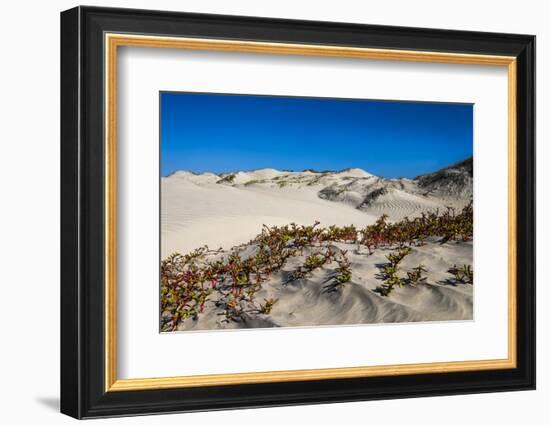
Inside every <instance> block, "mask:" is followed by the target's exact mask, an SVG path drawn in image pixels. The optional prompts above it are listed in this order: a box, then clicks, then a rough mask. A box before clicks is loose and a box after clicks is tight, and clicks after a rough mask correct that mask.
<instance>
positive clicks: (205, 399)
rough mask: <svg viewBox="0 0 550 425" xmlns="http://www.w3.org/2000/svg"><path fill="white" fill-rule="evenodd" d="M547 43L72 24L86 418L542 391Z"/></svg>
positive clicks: (69, 400) (194, 24) (177, 24)
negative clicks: (540, 170) (539, 170)
mask: <svg viewBox="0 0 550 425" xmlns="http://www.w3.org/2000/svg"><path fill="white" fill-rule="evenodd" d="M534 70H535V37H534V36H530V35H517V34H495V33H478V32H464V31H450V30H435V29H418V28H402V27H389V26H369V25H355V24H343V23H328V22H310V21H293V20H278V19H264V18H251V17H238V16H220V15H201V14H187V13H175V12H160V11H143V10H129V9H109V8H94V7H77V8H74V9H71V10H68V11H65V12H63V13H62V14H61V115H62V123H61V163H62V170H61V174H62V175H61V193H62V205H61V211H62V217H61V221H62V232H61V242H62V243H61V245H62V248H61V249H62V252H61V254H62V267H61V271H62V273H61V274H62V280H61V356H62V357H61V411H62V412H63V413H65V414H68V415H70V416H73V417H76V418H92V417H105V416H121V415H137V414H149V413H151V414H152V413H163V412H186V411H198V410H215V409H229V408H242V407H258V406H275V405H293V404H309V403H328V402H340V401H353V400H370V399H385V398H400V397H416V396H434V395H450V394H464V393H480V392H489V391H511V390H525V389H534V388H535V219H534V214H535V181H534V178H535V170H534V166H535V152H534V148H535V134H534V128H535V126H534V122H535V110H534V105H535V103H534V99H535V94H534V93H535V75H534Z"/></svg>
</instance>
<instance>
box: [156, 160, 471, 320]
mask: <svg viewBox="0 0 550 425" xmlns="http://www.w3.org/2000/svg"><path fill="white" fill-rule="evenodd" d="M470 162H471V160H470ZM465 163H466V166H464V163H461V165H460V167H459V168H453V167H447V168H446V169H444V170H442V171H441V172H436V173H432V174H430V175H426V176H420V177H418V178H416V179H414V180H411V179H384V178H380V177H377V176H374V175H372V174H370V173H368V172H366V171H364V170H360V169H348V170H342V171H340V172H317V171H313V170H307V171H302V172H289V171H279V170H274V169H262V170H255V171H249V172H243V171H241V172H236V173H225V174H221V175H216V174H213V173H204V174H194V173H190V172H186V171H178V172H176V173H173V174H172V175H170V176H169V177H166V178H162V181H161V256H162V258H165V257H167V256H168V255H170V254H172V253H174V252H179V253H182V254H186V253H189V252H190V251H192V250H194V249H196V248H199V247H202V246H204V245H208V246H209V247H210V249H218V248H220V247H221V248H222V249H223V252H222V253H219V254H216V255H218V256H222V257H223V256H227V255H229V253H231V252H239V255H243V253H242V252H240V250H241V248H240V247H239V246H240V245H241V244H246V243H248V242H250V241H251V240H252V239H253V238H254V237H255V236H256V235H257V234H258V233H260V232H261V229H262V226H263V225H268V226H273V225H277V226H282V225H286V224H289V223H292V222H294V223H297V224H304V225H311V224H313V223H314V222H315V221H319V222H320V223H321V225H322V226H330V225H333V224H334V225H338V226H346V225H351V224H353V225H355V226H356V227H357V228H364V227H365V226H366V225H369V224H372V223H374V222H375V221H376V219H377V218H378V217H379V216H380V215H382V214H386V215H388V216H389V219H390V220H400V219H402V218H403V217H405V216H409V217H413V216H417V215H420V214H422V213H423V212H427V211H435V210H444V209H445V207H446V206H453V207H457V208H461V207H462V206H464V205H466V204H467V203H468V202H470V200H471V194H472V188H471V185H472V179H471V174H470V173H471V167H470V168H468V162H467V161H466V162H465ZM247 249H252V250H254V246H253V245H252V247H250V246H249V247H248V248H247ZM314 249H315V248H310V249H309V251H308V250H306V251H305V252H304V253H303V255H302V256H300V257H295V258H292V259H291V260H290V261H289V262H288V264H286V265H285V267H284V268H283V269H282V270H281V271H279V272H277V273H275V274H274V275H273V276H271V277H270V278H269V280H268V281H267V282H264V283H262V288H261V290H260V291H259V292H258V293H257V294H256V299H257V302H256V303H255V306H254V305H250V306H248V307H247V308H249V310H250V311H249V313H247V314H246V315H245V317H246V320H242V321H229V322H227V321H223V309H221V310H220V307H219V306H216V301H217V299H216V295H215V294H214V295H213V296H212V297H211V299H209V301H208V302H207V304H206V305H205V309H204V313H202V314H200V316H199V319H198V320H191V319H188V320H186V321H185V322H184V323H182V324H180V325H179V327H178V330H205V329H221V328H246V327H279V326H311V325H331V324H361V323H388V322H403V321H430V320H468V319H472V314H473V313H472V305H473V300H472V296H473V287H472V285H464V284H461V285H453V284H452V281H450V277H451V276H450V275H449V273H448V272H447V270H448V269H449V267H451V266H453V265H454V264H459V265H463V264H468V265H471V264H472V243H471V242H461V243H455V242H452V243H445V244H440V243H438V241H435V240H434V241H430V242H429V243H427V244H426V245H425V246H420V247H414V248H413V252H412V253H411V254H410V255H408V256H407V257H406V258H405V260H404V261H403V270H402V271H401V272H400V273H403V274H406V272H407V271H410V270H411V269H412V268H413V267H416V266H418V265H419V264H422V265H423V266H424V267H425V268H426V269H427V270H428V272H427V280H426V282H425V283H423V284H419V285H417V286H414V287H411V286H405V287H403V288H399V289H398V290H396V291H394V292H392V293H391V294H390V296H387V297H385V296H381V295H380V294H379V293H377V292H376V291H375V289H376V287H377V286H379V285H380V284H381V283H382V282H381V280H380V277H379V275H378V274H379V272H380V266H381V265H382V264H384V263H385V262H387V259H386V257H385V255H386V254H387V253H388V252H387V251H384V249H380V250H377V251H375V253H374V254H372V255H367V254H366V253H365V252H357V251H356V247H355V246H350V245H344V244H336V245H335V249H342V250H348V251H349V252H348V257H349V258H350V261H351V263H352V269H353V277H352V280H351V281H350V282H348V283H347V284H346V285H345V286H344V287H343V288H341V289H340V290H338V291H335V292H327V290H326V285H327V282H330V279H331V276H332V275H334V267H335V265H332V266H329V265H325V266H323V268H322V269H319V270H316V271H315V272H314V273H313V274H312V275H311V276H309V277H308V278H306V279H302V280H297V281H294V282H292V283H290V284H284V283H285V281H286V280H287V279H288V274H289V273H291V272H292V268H293V267H294V268H296V267H298V265H299V264H303V262H304V259H305V256H306V255H308V254H309V253H311V252H313V251H312V250H314ZM269 298H274V299H277V300H278V301H277V303H276V305H275V306H274V308H273V311H272V312H271V314H269V315H263V314H260V313H258V311H257V308H258V305H259V304H260V303H261V302H262V301H263V300H264V299H269Z"/></svg>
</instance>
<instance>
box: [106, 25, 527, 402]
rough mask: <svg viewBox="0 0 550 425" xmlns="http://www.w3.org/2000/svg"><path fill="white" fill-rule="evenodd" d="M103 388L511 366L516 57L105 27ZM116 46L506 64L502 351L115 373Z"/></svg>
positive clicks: (513, 352)
mask: <svg viewBox="0 0 550 425" xmlns="http://www.w3.org/2000/svg"><path fill="white" fill-rule="evenodd" d="M104 42H105V81H106V83H105V141H104V142H105V188H104V189H105V391H135V390H150V389H166V388H182V387H204V386H214V385H236V384H252V383H269V382H288V381H311V380H321V379H339V378H358V377H374V376H389V375H411V374H417V373H448V372H464V371H482V370H496V369H510V368H515V367H516V364H517V358H516V354H517V353H516V330H517V329H516V328H517V322H516V308H517V305H516V301H517V300H516V285H517V281H516V251H517V247H516V202H517V201H516V199H517V198H516V85H517V76H516V58H515V57H513V56H493V55H478V54H462V53H444V52H424V51H410V50H392V49H370V48H358V47H339V46H326V45H307V44H287V43H267V42H255V41H234V40H213V39H200V38H179V37H159V36H145V35H128V34H115V33H107V34H105V40H104ZM119 46H133V47H150V48H170V49H190V50H209V51H229V52H249V53H264V54H282V55H303V56H325V57H327V56H328V57H342V58H355V59H377V60H398V61H408V62H435V63H451V64H469V65H494V66H504V67H507V72H508V357H507V358H505V359H495V360H470V361H455V362H436V363H419V364H399V365H383V366H362V367H343V368H328V369H305V370H288V371H270V372H252V373H230V374H215V375H193V376H174V377H164V378H154V377H152V378H139V379H118V378H117V372H116V362H117V351H116V346H117V338H116V335H117V325H116V264H117V256H116V234H117V230H116V208H117V205H116V199H117V198H116V187H117V183H116V163H117V159H116V136H117V133H116V123H117V119H116V117H117V110H116V106H117V48H118V47H119Z"/></svg>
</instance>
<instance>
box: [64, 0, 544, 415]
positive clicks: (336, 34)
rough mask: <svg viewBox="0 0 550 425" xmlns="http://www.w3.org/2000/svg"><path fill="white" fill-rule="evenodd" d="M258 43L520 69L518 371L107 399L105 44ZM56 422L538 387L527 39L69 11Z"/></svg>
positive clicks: (531, 54) (531, 76)
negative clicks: (499, 59) (114, 39)
mask: <svg viewBox="0 0 550 425" xmlns="http://www.w3.org/2000/svg"><path fill="white" fill-rule="evenodd" d="M106 32H116V33H129V34H134V33H139V34H153V35H165V36H178V37H181V36H185V37H202V38H216V39H231V40H256V41H265V42H275V43H307V44H317V45H331V46H348V47H350V46H351V47H370V48H382V49H400V50H422V51H433V52H449V53H474V54H485V55H506V56H514V57H516V59H517V105H516V106H517V109H516V111H517V153H516V155H517V169H516V172H517V182H516V184H517V191H516V194H517V259H516V260H517V338H516V343H517V367H516V368H514V369H503V370H484V371H473V372H472V371H471V372H452V373H430V374H415V375H402V376H383V377H369V378H346V379H327V380H313V381H300V382H272V383H259V384H246V385H225V386H209V387H195V388H172V389H156V390H141V391H117V392H108V391H107V392H106V391H105V381H104V380H105V373H104V371H105V359H104V353H105V342H104V332H105V327H104V313H105V311H104V309H105V305H104V297H105V293H104V286H103V281H104V271H105V260H104V259H105V256H104V247H105V241H104V232H103V229H104V226H105V218H104V206H105V205H104V204H105V201H104V187H105V180H104V178H105V164H104V155H105V152H104V145H103V143H102V140H103V137H104V128H105V127H104V114H103V113H104V105H105V99H104V91H103V87H104V84H105V76H104V68H103V67H104V53H105V52H104V48H105V46H104V34H105V33H106ZM61 195H62V196H61V412H62V413H65V414H67V415H70V416H73V417H75V418H93V417H106V416H121V415H137V414H153V413H164V412H188V411H203V410H219V409H233V408H243V407H262V406H281V405H298V404H314V403H329V402H345V401H358V400H375V399H388V398H405V397H419V396H436V395H452V394H467V393H483V392H495V391H513V390H529V389H534V388H535V37H534V36H531V35H517V34H497V33H480V32H468V31H450V30H433V29H420V28H405V27H390V26H374V25H356V24H348V23H329V22H313V21H295V20H283V19H264V18H253V17H240V16H221V15H203V14H191V13H176V12H162V11H146V10H131V9H111V8H97V7H76V8H74V9H70V10H67V11H65V12H62V13H61Z"/></svg>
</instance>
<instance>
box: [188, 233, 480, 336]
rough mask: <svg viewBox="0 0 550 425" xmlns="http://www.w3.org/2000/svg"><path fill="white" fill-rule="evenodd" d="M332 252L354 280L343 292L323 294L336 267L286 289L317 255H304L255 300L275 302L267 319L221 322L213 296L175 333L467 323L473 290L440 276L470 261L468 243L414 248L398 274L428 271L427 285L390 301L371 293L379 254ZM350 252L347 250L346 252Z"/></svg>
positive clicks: (248, 316)
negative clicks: (345, 260)
mask: <svg viewBox="0 0 550 425" xmlns="http://www.w3.org/2000/svg"><path fill="white" fill-rule="evenodd" d="M333 248H334V249H337V250H339V249H342V250H348V253H347V255H348V257H349V258H350V261H351V264H352V269H353V278H352V280H351V281H350V282H349V283H347V284H346V285H345V286H344V287H343V288H342V289H340V290H338V291H335V292H327V290H326V288H327V281H328V280H329V279H330V277H331V276H332V275H333V274H334V269H335V267H336V266H335V265H327V266H323V268H322V269H319V270H316V271H314V272H313V273H312V275H311V276H310V277H307V278H305V279H299V280H295V281H293V282H291V283H288V284H285V282H286V281H287V280H288V276H289V275H290V273H291V272H292V270H295V269H296V267H298V266H299V265H300V264H301V263H302V262H303V259H304V257H305V256H307V255H309V254H311V253H312V252H316V248H311V249H307V250H306V251H305V252H304V256H301V257H296V258H294V259H292V260H291V261H289V263H288V264H287V265H285V267H284V268H283V269H282V270H281V271H280V272H277V273H275V274H274V275H273V276H272V277H271V278H270V279H269V281H267V282H265V283H264V284H263V285H262V289H261V290H260V291H259V292H258V293H257V294H256V298H257V300H258V303H259V302H262V301H263V300H264V299H269V298H274V299H277V300H278V301H277V304H275V307H274V308H273V310H272V312H271V313H270V314H269V315H266V314H258V312H257V311H256V309H255V307H254V306H252V305H250V306H249V308H248V310H249V313H248V314H246V315H245V316H244V319H243V320H242V321H229V322H228V321H224V320H223V318H224V316H223V314H222V312H223V309H222V308H220V307H216V301H217V300H218V298H217V297H218V295H219V294H215V295H214V296H213V298H212V300H211V301H210V302H209V303H208V306H207V308H206V309H205V311H204V313H203V314H201V315H200V316H199V319H198V320H187V321H185V322H183V323H181V324H180V325H179V326H178V330H180V331H183V330H208V329H236V328H256V327H287V326H304V325H307V326H315V325H334V324H348V325H351V324H364V323H398V322H418V321H441V320H471V319H472V318H473V313H472V304H473V302H472V297H473V287H472V285H453V284H452V283H451V282H450V281H449V279H448V278H449V275H448V274H446V273H445V271H446V270H447V269H448V268H449V267H451V266H452V265H453V264H455V263H456V262H460V261H470V257H471V243H464V244H456V243H455V244H447V245H445V246H442V245H440V244H438V243H437V242H430V243H428V244H426V245H425V246H423V247H418V248H413V252H412V253H411V254H410V258H407V262H406V263H404V265H403V267H402V270H401V271H400V273H401V274H402V275H405V274H406V272H407V271H410V270H411V269H412V267H414V266H415V265H418V262H420V263H422V264H423V265H424V266H425V267H426V269H427V270H428V272H427V274H426V276H427V281H426V283H423V284H418V285H416V286H404V287H403V288H399V289H397V290H395V291H394V292H393V293H392V294H391V296H389V297H382V296H380V295H379V294H377V293H376V292H375V291H374V290H375V289H376V287H377V286H379V285H380V283H381V282H380V279H378V278H377V275H378V273H379V271H380V270H379V266H380V265H381V264H384V263H386V262H387V259H386V257H385V254H387V253H388V252H389V250H380V251H377V252H375V253H374V254H373V255H371V256H367V255H366V254H365V253H357V252H356V251H354V250H353V248H352V247H350V245H347V244H334V245H333ZM350 248H351V249H350Z"/></svg>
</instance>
